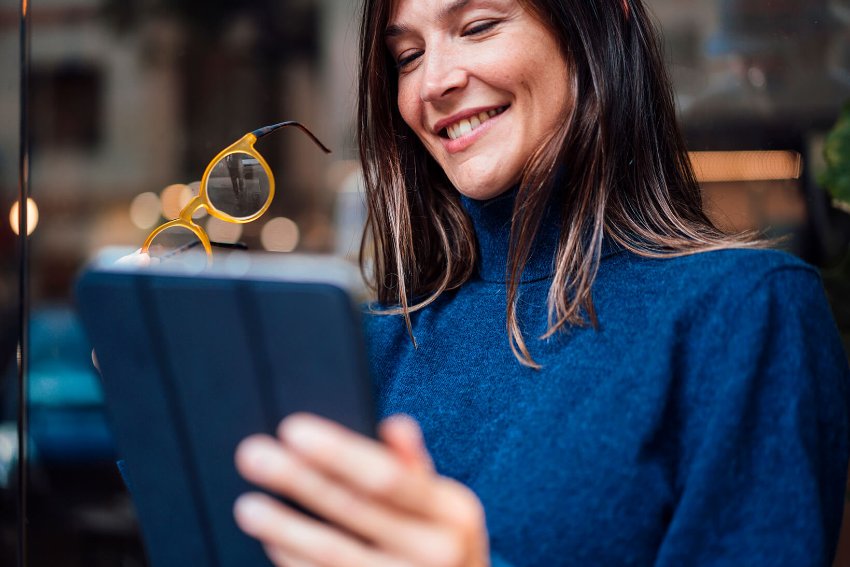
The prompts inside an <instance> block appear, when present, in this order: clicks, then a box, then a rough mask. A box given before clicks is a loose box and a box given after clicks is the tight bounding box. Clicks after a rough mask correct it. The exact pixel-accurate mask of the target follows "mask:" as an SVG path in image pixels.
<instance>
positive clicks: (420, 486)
mask: <svg viewBox="0 0 850 567" xmlns="http://www.w3.org/2000/svg"><path fill="white" fill-rule="evenodd" d="M278 436H279V437H280V438H281V440H283V442H284V444H285V445H286V446H288V447H290V448H291V449H292V450H293V451H295V452H296V453H297V454H298V455H299V457H301V458H303V459H305V460H306V461H308V462H309V463H310V464H312V465H313V466H315V467H318V468H319V469H320V470H321V471H322V472H323V473H325V474H327V475H329V476H333V477H336V478H338V479H340V480H341V481H343V482H344V483H345V484H348V485H350V486H351V487H352V488H354V489H355V490H358V491H360V492H363V493H365V494H367V495H369V496H371V497H373V498H380V499H384V500H386V501H388V502H391V503H393V505H395V506H398V507H400V508H402V509H404V510H408V511H410V512H414V513H419V514H422V513H426V514H427V512H426V510H427V509H428V508H430V507H431V502H432V495H431V494H430V493H431V491H432V486H431V475H427V474H424V473H423V472H422V471H419V472H417V471H411V470H410V469H409V468H408V467H406V466H404V465H403V464H402V461H401V460H400V459H399V458H398V457H396V456H395V455H394V454H393V453H392V452H391V451H390V450H388V449H387V448H386V447H385V446H384V445H383V444H381V443H379V442H377V441H374V440H373V439H369V438H367V437H365V436H362V435H359V434H357V433H354V432H353V431H350V430H348V429H346V428H344V427H342V426H341V425H338V424H336V423H333V422H331V421H328V420H326V419H323V418H320V417H318V416H314V415H311V414H293V415H291V416H289V417H287V418H286V419H285V420H283V422H281V425H280V427H279V428H278Z"/></svg>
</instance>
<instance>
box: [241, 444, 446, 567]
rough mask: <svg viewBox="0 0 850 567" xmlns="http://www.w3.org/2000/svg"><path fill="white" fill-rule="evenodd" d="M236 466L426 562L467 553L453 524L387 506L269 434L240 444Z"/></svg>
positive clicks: (260, 482)
mask: <svg viewBox="0 0 850 567" xmlns="http://www.w3.org/2000/svg"><path fill="white" fill-rule="evenodd" d="M236 466H237V468H238V469H239V472H240V473H241V474H242V475H243V476H244V477H245V478H247V479H248V480H250V481H251V482H254V483H256V484H258V485H260V486H262V487H263V488H266V489H268V490H270V491H272V492H276V493H279V494H282V495H284V496H286V497H287V498H290V499H291V500H294V501H296V502H298V503H299V504H301V505H302V506H304V507H305V508H307V509H309V510H311V511H313V512H315V513H317V514H318V515H320V516H321V517H322V518H324V519H326V520H328V521H330V522H333V523H334V524H336V525H339V526H341V527H342V528H344V529H346V530H348V531H349V532H351V533H352V534H355V535H358V536H360V537H362V538H364V539H366V540H368V541H371V542H374V543H375V544H377V546H378V547H379V548H381V549H386V550H387V551H389V552H390V553H395V554H398V555H400V556H402V557H408V558H411V559H414V560H416V561H417V563H421V564H425V565H428V564H436V565H450V564H453V563H455V562H456V560H457V559H458V558H460V557H461V556H462V555H463V549H462V547H463V542H462V541H461V536H459V535H457V534H455V533H453V532H452V531H451V530H450V528H449V527H447V526H441V525H438V524H435V523H433V522H425V521H424V520H423V519H422V518H420V517H413V516H410V515H409V514H407V513H402V512H400V511H399V510H397V509H396V508H390V507H387V505H386V504H384V503H383V502H380V501H375V500H372V499H369V498H368V497H366V496H364V495H362V494H360V493H358V492H355V491H353V490H351V489H350V488H349V487H347V486H344V485H341V484H339V483H338V482H337V481H336V480H334V479H332V478H329V477H326V476H325V475H323V474H322V473H321V472H319V471H317V470H315V469H313V468H311V467H310V466H309V465H307V464H306V463H304V462H303V461H301V460H300V459H298V457H297V456H296V455H295V454H294V453H291V452H289V451H287V450H286V449H285V448H284V447H283V446H282V445H281V444H279V443H278V442H277V441H275V440H274V439H273V438H271V437H268V436H260V435H258V436H254V437H250V438H248V439H246V440H245V441H243V442H242V443H240V445H239V447H238V449H237V451H236Z"/></svg>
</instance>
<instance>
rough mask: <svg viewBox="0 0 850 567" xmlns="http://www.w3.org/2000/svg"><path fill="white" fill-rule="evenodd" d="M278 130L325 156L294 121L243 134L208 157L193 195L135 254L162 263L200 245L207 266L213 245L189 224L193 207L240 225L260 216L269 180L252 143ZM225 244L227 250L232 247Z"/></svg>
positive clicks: (271, 182) (266, 167) (269, 194)
mask: <svg viewBox="0 0 850 567" xmlns="http://www.w3.org/2000/svg"><path fill="white" fill-rule="evenodd" d="M284 126H295V127H297V128H298V129H300V130H301V131H302V132H304V133H305V134H307V135H308V136H309V137H310V139H311V140H313V142H314V143H315V144H316V145H317V146H319V147H320V148H321V149H322V150H323V151H324V152H325V153H328V154H329V153H331V151H330V150H329V149H328V148H326V147H325V145H324V144H322V142H320V141H319V139H318V138H316V136H314V135H313V133H312V132H310V130H308V129H307V128H306V127H305V126H304V125H302V124H300V123H298V122H295V121H287V122H281V123H279V124H272V125H271V126H264V127H263V128H259V129H257V130H254V131H253V132H249V133H247V134H245V135H244V136H242V137H241V138H240V139H239V140H237V141H236V142H234V143H233V144H231V145H229V146H227V147H226V148H224V149H223V150H222V151H221V152H219V154H218V155H217V156H215V157H214V158H213V160H212V161H211V162H210V163H209V165H207V168H206V169H205V170H204V175H203V177H201V186H200V188H199V190H198V194H197V195H195V196H194V197H192V198H191V199H190V200H189V202H188V203H187V204H186V206H184V207H183V208H182V209H181V210H180V213H179V214H178V215H177V218H175V219H174V220H171V221H168V222H166V223H165V224H163V225H161V226H159V227H157V228H156V229H154V231H153V232H151V233H150V235H149V236H148V237H147V238H146V239H145V242H144V244H142V250H141V252H142V253H145V254H150V255H151V257H152V258H158V259H160V261H162V260H165V259H167V258H170V257H172V256H174V255H175V254H177V253H179V252H182V251H184V250H187V249H189V248H192V247H195V246H197V245H198V244H201V245H202V246H203V247H204V250H205V251H206V253H207V261H208V262H209V261H211V260H212V246H213V244H216V243H213V242H211V241H210V238H209V236H208V235H207V232H206V231H205V230H204V229H203V228H201V226H200V225H198V224H197V223H196V222H195V221H194V219H193V216H194V215H195V214H196V213H197V212H198V210H199V209H204V210H205V211H206V212H207V213H209V214H210V216H212V217H214V218H217V219H219V220H223V221H226V222H229V223H236V224H244V223H249V222H251V221H254V220H257V219H258V218H260V217H261V216H262V215H263V213H265V212H266V211H267V210H268V208H269V206H270V205H271V203H272V199H273V198H274V176H273V175H272V170H271V168H270V167H269V164H268V163H267V162H266V160H265V159H264V158H263V156H262V155H260V153H259V152H257V150H256V149H254V144H255V143H256V142H257V140H258V139H260V138H262V137H263V136H265V135H267V134H271V133H272V132H274V131H275V130H279V129H280V128H283V127H284ZM225 246H228V247H233V245H232V244H229V245H228V244H225Z"/></svg>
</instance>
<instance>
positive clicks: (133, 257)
mask: <svg viewBox="0 0 850 567" xmlns="http://www.w3.org/2000/svg"><path fill="white" fill-rule="evenodd" d="M115 263H116V264H117V265H119V266H122V265H124V266H141V267H145V266H149V265H150V263H151V257H150V254H148V253H147V252H142V249H141V248H139V249H138V250H136V251H135V252H133V253H132V254H127V255H126V256H122V257H121V258H118V260H116V261H115Z"/></svg>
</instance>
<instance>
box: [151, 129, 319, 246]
mask: <svg viewBox="0 0 850 567" xmlns="http://www.w3.org/2000/svg"><path fill="white" fill-rule="evenodd" d="M285 126H295V127H296V128H298V129H300V130H301V131H302V132H304V133H305V134H307V135H308V136H309V137H310V139H311V140H313V142H314V143H315V144H316V145H317V146H319V147H320V148H321V149H322V150H323V151H324V152H325V153H327V154H329V153H331V151H330V150H329V149H328V148H327V147H325V145H324V144H323V143H322V142H320V141H319V139H318V138H316V136H315V135H313V133H312V132H310V130H308V129H307V127H306V126H304V125H303V124H301V123H299V122H295V121H294V120H289V121H287V122H280V123H278V124H272V125H271V126H264V127H262V128H258V129H257V130H254V131H253V132H248V133H247V134H245V135H244V136H242V137H241V138H239V139H238V140H236V141H235V142H234V143H232V144H230V145H229V146H227V147H226V148H224V149H223V150H221V151H220V152H219V153H218V154H217V155H216V156H215V157H214V158H213V159H212V161H210V163H209V164H208V165H207V167H206V169H205V170H204V175H203V176H202V177H201V187H200V189H199V190H198V194H197V195H195V196H193V197H192V199H190V200H189V202H188V203H186V205H185V206H184V207H183V208H182V209H180V213H179V214H178V215H177V218H175V219H174V220H170V221H168V222H166V223H164V224H162V225H160V226H158V227H157V228H155V229H154V230H153V231H152V232H151V233H150V234H149V235H148V237H147V238H146V239H145V241H144V243H143V244H142V249H141V252H142V253H143V254H147V253H148V251H149V250H150V246H151V244H152V243H153V240H154V238H156V237H157V236H158V235H160V234H161V233H162V232H164V231H166V230H168V229H170V228H174V227H180V228H184V229H186V230H188V231H190V232H191V233H193V234H194V235H195V236H197V237H198V240H199V241H200V242H201V245H202V246H203V247H204V251H205V252H206V253H207V261H208V262H209V261H212V244H211V242H210V238H209V236H208V235H207V232H206V231H205V230H204V229H203V228H201V226H200V225H199V224H198V223H196V222H195V220H194V219H193V218H192V216H193V215H194V214H195V213H196V212H197V211H198V209H204V210H206V212H207V213H208V214H209V215H210V216H212V217H215V218H217V219H219V220H223V221H225V222H230V223H235V224H245V223H249V222H252V221H255V220H257V219H258V218H260V217H261V216H263V214H264V213H265V212H266V211H267V210H268V209H269V207H270V206H271V204H272V200H273V199H274V192H275V182H274V175H273V174H272V170H271V167H269V164H268V162H267V161H266V160H265V158H263V156H262V155H261V154H260V152H258V151H257V150H256V148H254V144H255V143H256V142H257V140H258V139H260V138H262V137H263V136H265V135H267V134H270V133H272V132H274V131H275V130H278V129H280V128H283V127H285ZM233 154H247V155H249V156H251V157H253V158H255V159H256V160H257V162H258V163H259V164H260V166H261V167H262V169H263V172H264V173H265V174H266V176H267V177H268V180H269V195H268V197H267V198H266V202H265V203H263V206H262V207H260V209H259V210H258V211H257V212H256V213H254V214H252V215H249V216H247V217H235V216H233V215H230V214H228V213H225V212H224V211H221V210H219V209H217V208H216V207H215V205H213V203H212V201H210V198H209V194H208V193H207V183H208V181H209V178H210V174H211V173H212V170H213V168H214V167H215V166H216V165H217V164H218V163H219V162H220V161H221V160H223V159H224V158H226V157H227V156H229V155H233Z"/></svg>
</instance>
